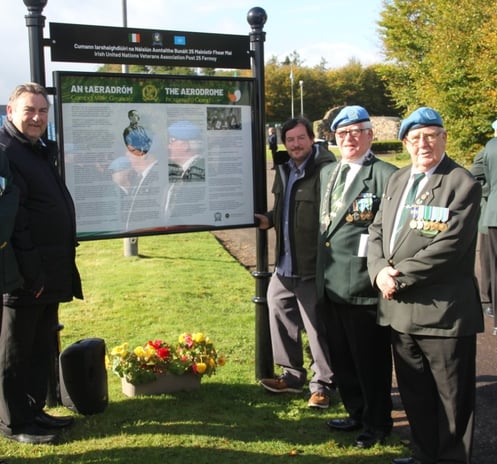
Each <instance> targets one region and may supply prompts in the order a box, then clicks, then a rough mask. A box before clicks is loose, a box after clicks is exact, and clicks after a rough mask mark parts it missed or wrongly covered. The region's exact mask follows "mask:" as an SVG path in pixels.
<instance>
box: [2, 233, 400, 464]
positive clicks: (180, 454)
mask: <svg viewBox="0 0 497 464" xmlns="http://www.w3.org/2000/svg"><path fill="white" fill-rule="evenodd" d="M254 233H255V232H254ZM77 262H78V266H79V269H80V272H81V275H82V279H83V286H84V292H85V300H84V301H74V302H72V303H67V304H63V305H62V306H61V309H60V322H61V323H62V324H63V325H64V329H63V331H62V333H61V343H62V348H65V347H67V346H69V345H71V344H72V343H74V342H76V341H78V340H81V339H85V338H93V337H98V338H103V339H104V340H105V342H106V345H107V348H108V349H110V348H112V347H113V346H115V345H117V344H121V343H123V342H125V341H127V342H129V343H130V345H131V346H135V345H139V344H143V343H144V342H146V341H147V340H149V339H158V338H160V339H164V340H167V341H169V340H171V341H173V340H176V338H177V336H178V335H179V334H180V333H183V332H190V331H191V332H203V333H204V334H206V335H208V336H209V337H210V338H211V339H212V340H213V341H214V343H215V345H216V348H217V350H218V352H220V353H224V354H225V355H226V358H227V362H226V365H225V366H224V367H220V368H219V369H218V372H217V374H215V375H214V376H212V377H208V378H204V379H203V380H202V386H201V388H200V389H199V390H196V391H194V392H189V393H186V392H182V393H178V394H174V395H172V394H171V395H161V396H153V397H135V398H128V397H126V396H124V395H123V394H122V392H121V382H120V379H119V378H118V377H117V376H115V375H114V374H112V373H111V372H109V378H108V386H109V405H108V407H107V408H106V410H105V411H104V412H103V413H100V414H95V415H91V416H82V415H77V414H75V416H76V424H75V425H74V426H73V427H72V428H71V429H70V430H68V431H66V432H65V433H64V435H63V439H64V443H63V444H59V445H56V446H55V445H48V446H47V445H39V446H38V445H35V446H34V445H20V444H17V443H14V442H9V441H7V440H5V439H3V438H0V457H3V458H6V459H8V462H9V464H21V463H22V464H30V463H34V462H36V463H39V464H57V463H71V464H72V463H86V464H90V463H91V464H93V463H95V464H97V463H98V464H101V463H113V464H114V463H115V464H117V463H123V464H134V463H143V464H145V463H146V464H159V463H160V464H162V463H168V464H184V463H188V462H192V463H195V464H228V463H229V464H232V463H251V464H258V463H261V464H262V463H264V464H267V463H287V462H295V463H297V462H298V463H301V464H311V463H323V464H324V463H333V464H362V463H364V464H380V463H381V464H383V463H389V462H390V460H391V458H392V457H394V456H400V455H402V454H405V453H406V451H407V450H405V449H404V447H403V446H402V445H401V443H400V439H399V437H398V436H396V434H395V433H394V434H393V435H392V437H390V439H389V441H388V443H387V445H386V446H383V447H380V446H376V447H374V448H372V449H369V450H359V449H357V448H355V447H354V446H353V443H354V438H355V436H356V434H355V433H354V432H352V434H347V433H340V432H331V431H329V430H328V429H327V427H326V425H325V421H326V420H328V419H329V418H331V417H336V416H337V415H344V414H345V413H344V410H343V407H342V406H341V403H340V401H339V398H338V395H337V394H336V395H335V396H334V398H333V401H332V407H331V408H330V409H329V410H325V411H323V410H317V411H315V410H310V409H309V408H307V404H306V394H304V393H303V394H301V395H292V394H289V395H274V394H269V393H266V392H265V391H264V390H263V389H262V388H261V387H260V386H259V385H258V383H257V380H256V378H255V358H254V357H255V353H254V339H255V315H254V304H253V303H252V298H253V296H254V292H255V282H254V279H253V277H252V276H251V274H250V273H249V272H248V271H247V270H246V269H245V268H244V267H243V266H241V265H240V264H239V263H238V262H237V261H236V260H235V259H233V258H232V257H231V255H229V253H227V252H226V251H225V250H224V249H223V247H222V246H221V245H220V244H219V243H218V242H217V240H216V239H215V237H214V236H213V235H212V234H210V233H207V232H206V233H192V234H178V235H166V236H155V237H141V238H140V239H139V257H124V255H123V241H122V240H121V239H117V240H103V241H94V242H82V244H81V245H80V247H79V248H78V257H77ZM51 412H52V413H54V414H64V415H65V414H68V413H69V414H73V413H72V412H70V411H68V410H67V409H66V408H64V407H58V408H56V409H54V410H52V411H51Z"/></svg>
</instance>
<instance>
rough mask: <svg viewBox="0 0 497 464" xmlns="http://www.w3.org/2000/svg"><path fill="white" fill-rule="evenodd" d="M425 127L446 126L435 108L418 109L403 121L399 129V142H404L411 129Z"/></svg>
mask: <svg viewBox="0 0 497 464" xmlns="http://www.w3.org/2000/svg"><path fill="white" fill-rule="evenodd" d="M424 126H439V127H443V126H444V124H443V121H442V117H441V116H440V115H439V114H438V113H437V112H436V111H435V110H434V109H433V108H429V107H427V106H422V107H421V108H418V109H417V110H416V111H414V112H412V113H411V114H410V115H409V116H408V117H407V118H405V119H404V120H403V121H402V123H401V125H400V129H399V140H402V139H403V138H404V137H405V135H406V134H407V133H408V132H409V131H410V130H411V129H418V128H420V127H424Z"/></svg>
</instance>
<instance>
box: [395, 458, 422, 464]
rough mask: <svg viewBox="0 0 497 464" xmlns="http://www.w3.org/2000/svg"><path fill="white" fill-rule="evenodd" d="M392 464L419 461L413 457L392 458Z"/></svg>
mask: <svg viewBox="0 0 497 464" xmlns="http://www.w3.org/2000/svg"><path fill="white" fill-rule="evenodd" d="M392 464H419V461H418V460H417V459H414V458H411V457H409V458H394V459H392Z"/></svg>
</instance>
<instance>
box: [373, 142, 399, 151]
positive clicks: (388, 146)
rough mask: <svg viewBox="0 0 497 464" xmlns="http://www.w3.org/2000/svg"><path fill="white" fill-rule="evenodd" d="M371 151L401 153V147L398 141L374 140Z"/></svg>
mask: <svg viewBox="0 0 497 464" xmlns="http://www.w3.org/2000/svg"><path fill="white" fill-rule="evenodd" d="M371 149H372V150H373V153H401V152H402V150H403V145H402V142H401V141H400V140H375V141H374V142H373V145H372V146H371Z"/></svg>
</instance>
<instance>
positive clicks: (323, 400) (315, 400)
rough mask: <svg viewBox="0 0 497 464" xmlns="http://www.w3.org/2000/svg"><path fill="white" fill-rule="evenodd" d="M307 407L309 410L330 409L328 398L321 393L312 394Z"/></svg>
mask: <svg viewBox="0 0 497 464" xmlns="http://www.w3.org/2000/svg"><path fill="white" fill-rule="evenodd" d="M307 406H309V407H310V408H321V409H327V408H329V407H330V399H329V397H328V396H326V395H324V394H322V393H319V392H314V393H313V394H312V395H311V397H310V398H309V402H308V403H307Z"/></svg>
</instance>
